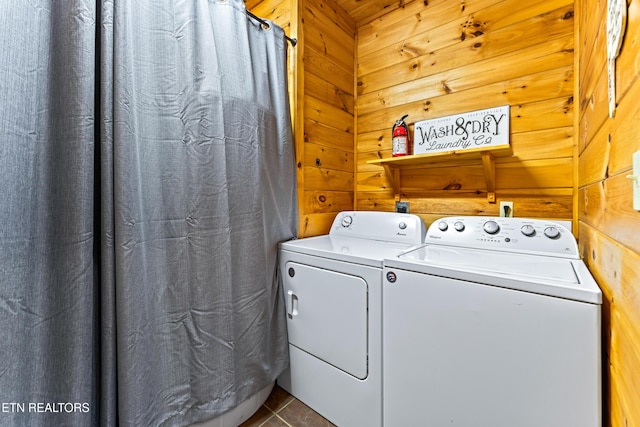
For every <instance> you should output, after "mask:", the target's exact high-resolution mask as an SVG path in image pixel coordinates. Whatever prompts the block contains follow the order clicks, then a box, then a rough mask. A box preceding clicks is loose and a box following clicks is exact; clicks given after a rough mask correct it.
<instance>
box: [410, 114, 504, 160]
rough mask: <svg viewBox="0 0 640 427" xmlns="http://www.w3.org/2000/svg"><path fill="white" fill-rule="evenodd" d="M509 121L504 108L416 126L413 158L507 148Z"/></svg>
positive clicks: (431, 120) (416, 124) (436, 120)
mask: <svg viewBox="0 0 640 427" xmlns="http://www.w3.org/2000/svg"><path fill="white" fill-rule="evenodd" d="M510 120H511V116H510V114H509V106H508V105H504V106H501V107H494V108H488V109H485V110H477V111H471V112H468V113H460V114H454V115H451V116H445V117H440V118H436V119H429V120H424V121H421V122H416V123H415V124H414V133H413V135H414V136H413V154H426V153H442V152H451V151H465V150H481V149H492V148H496V147H498V146H508V145H509V124H510Z"/></svg>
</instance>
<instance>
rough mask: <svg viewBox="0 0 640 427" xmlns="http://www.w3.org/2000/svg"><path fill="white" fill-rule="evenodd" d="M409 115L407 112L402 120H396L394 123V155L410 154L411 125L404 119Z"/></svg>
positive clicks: (392, 151)
mask: <svg viewBox="0 0 640 427" xmlns="http://www.w3.org/2000/svg"><path fill="white" fill-rule="evenodd" d="M408 116H409V115H408V114H405V115H404V116H402V118H401V119H400V120H396V122H395V124H394V125H393V129H392V131H391V133H392V134H393V139H392V150H391V154H392V155H393V157H399V156H407V155H409V150H410V148H409V145H410V142H409V126H407V124H406V123H405V122H404V119H406V118H407V117H408Z"/></svg>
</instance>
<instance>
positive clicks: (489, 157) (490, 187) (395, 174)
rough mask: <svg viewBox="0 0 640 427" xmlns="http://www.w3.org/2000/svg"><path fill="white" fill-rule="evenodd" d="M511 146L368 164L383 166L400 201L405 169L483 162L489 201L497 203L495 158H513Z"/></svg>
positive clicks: (402, 158)
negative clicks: (401, 172)
mask: <svg viewBox="0 0 640 427" xmlns="http://www.w3.org/2000/svg"><path fill="white" fill-rule="evenodd" d="M511 155H512V151H511V146H510V145H501V146H496V147H492V148H491V149H490V150H488V149H477V150H476V149H474V150H464V151H446V152H442V153H429V154H414V155H412V156H400V157H390V158H385V159H376V160H369V161H367V163H369V164H376V165H381V166H383V167H384V170H385V172H386V174H387V176H388V178H389V180H390V181H391V185H392V186H393V192H394V193H395V195H396V200H399V199H400V193H401V191H400V170H401V169H402V168H403V167H416V166H426V165H429V164H442V163H448V162H454V161H457V160H475V159H477V160H479V161H482V167H483V169H484V177H485V181H486V185H487V200H488V201H489V203H495V202H496V162H495V158H496V156H497V157H505V156H511Z"/></svg>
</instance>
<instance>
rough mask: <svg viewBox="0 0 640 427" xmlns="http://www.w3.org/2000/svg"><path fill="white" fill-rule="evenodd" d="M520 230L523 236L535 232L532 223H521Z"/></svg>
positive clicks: (531, 234)
mask: <svg viewBox="0 0 640 427" xmlns="http://www.w3.org/2000/svg"><path fill="white" fill-rule="evenodd" d="M520 231H521V232H522V234H524V235H525V236H529V237H531V236H533V235H534V234H536V229H535V228H533V225H529V224H527V225H523V226H522V228H521V229H520Z"/></svg>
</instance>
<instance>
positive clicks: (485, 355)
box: [383, 217, 602, 427]
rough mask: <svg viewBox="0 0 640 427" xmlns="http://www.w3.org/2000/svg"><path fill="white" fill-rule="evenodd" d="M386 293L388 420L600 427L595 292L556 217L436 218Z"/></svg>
mask: <svg viewBox="0 0 640 427" xmlns="http://www.w3.org/2000/svg"><path fill="white" fill-rule="evenodd" d="M383 300H384V305H383V307H384V308H383V318H384V326H383V361H384V363H383V372H384V379H383V381H384V395H383V398H384V405H383V408H384V425H385V426H389V427H393V426H403V427H411V426H420V427H423V426H448V425H455V426H458V427H514V426H517V427H541V426H544V427H568V426H575V427H578V426H579V427H599V426H600V425H601V415H602V414H601V412H602V408H601V347H600V341H601V339H600V321H601V320H600V308H601V302H602V295H601V292H600V289H599V288H598V286H597V284H596V282H595V281H594V279H593V277H592V276H591V274H590V273H589V271H588V270H587V268H586V266H585V264H584V263H583V261H582V260H581V259H580V257H579V254H578V248H577V245H576V241H575V239H574V237H573V235H572V234H571V233H570V232H569V231H568V230H567V229H566V228H564V227H562V226H561V225H559V224H556V223H553V222H550V221H544V220H530V219H521V218H482V217H450V218H444V219H441V220H438V221H435V222H434V223H433V224H432V225H431V226H430V227H429V230H428V232H427V237H426V239H425V245H424V246H423V247H421V248H419V249H417V250H414V251H411V252H408V253H406V254H404V255H402V256H400V257H394V258H390V259H389V260H386V261H385V279H384V284H383Z"/></svg>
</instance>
